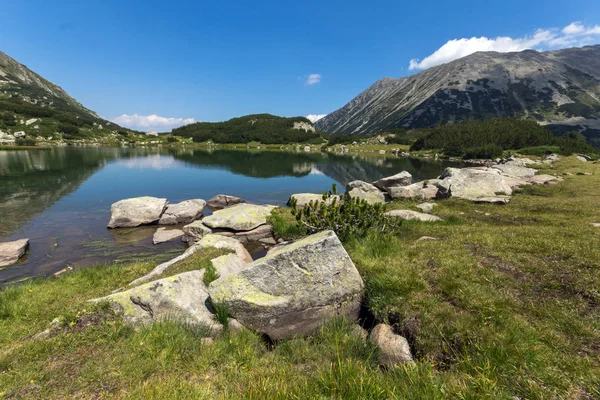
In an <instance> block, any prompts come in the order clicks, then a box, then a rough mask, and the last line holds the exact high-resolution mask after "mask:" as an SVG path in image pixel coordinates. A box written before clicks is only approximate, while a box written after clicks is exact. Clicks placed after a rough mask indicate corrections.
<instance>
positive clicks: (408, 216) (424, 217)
mask: <svg viewBox="0 0 600 400" xmlns="http://www.w3.org/2000/svg"><path fill="white" fill-rule="evenodd" d="M384 215H385V216H386V217H394V218H401V219H404V220H407V221H412V220H416V221H423V222H437V221H443V220H442V219H441V218H440V217H436V216H435V215H431V214H424V213H420V212H417V211H412V210H392V211H388V212H386V213H385V214H384Z"/></svg>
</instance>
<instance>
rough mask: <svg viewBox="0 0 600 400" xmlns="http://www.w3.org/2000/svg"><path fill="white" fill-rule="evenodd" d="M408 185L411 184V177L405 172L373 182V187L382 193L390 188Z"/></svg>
mask: <svg viewBox="0 0 600 400" xmlns="http://www.w3.org/2000/svg"><path fill="white" fill-rule="evenodd" d="M410 184H412V175H411V174H410V173H409V172H407V171H402V172H400V173H399V174H396V175H392V176H388V177H386V178H381V179H379V180H378V181H375V182H373V185H374V186H375V187H377V188H378V189H380V190H383V191H387V190H388V188H390V187H392V186H408V185H410Z"/></svg>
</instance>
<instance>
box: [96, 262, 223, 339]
mask: <svg viewBox="0 0 600 400" xmlns="http://www.w3.org/2000/svg"><path fill="white" fill-rule="evenodd" d="M203 276H204V270H200V271H190V272H184V273H182V274H179V275H174V276H170V277H168V278H164V279H159V280H157V281H154V282H150V283H146V284H144V285H142V286H138V287H135V288H133V289H129V290H126V291H124V292H119V293H115V294H111V295H110V296H106V297H102V298H99V299H94V300H92V301H93V302H108V303H109V304H110V305H111V306H112V307H113V309H114V310H115V311H116V312H117V313H118V314H121V315H123V320H124V321H125V322H126V323H129V324H132V325H145V324H149V323H152V322H154V321H161V320H172V319H175V320H178V321H182V322H184V323H187V324H190V325H195V326H204V327H206V329H207V334H210V335H215V334H217V333H219V332H220V331H221V330H222V329H223V326H222V325H221V324H219V323H218V322H216V321H215V319H214V316H213V313H212V312H211V311H210V310H209V309H208V308H207V306H206V305H207V304H209V302H208V301H207V300H208V292H207V290H206V287H205V286H204V283H203V282H202V278H203Z"/></svg>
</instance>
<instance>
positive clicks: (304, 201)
mask: <svg viewBox="0 0 600 400" xmlns="http://www.w3.org/2000/svg"><path fill="white" fill-rule="evenodd" d="M334 198H335V199H336V201H337V202H339V201H340V199H341V197H340V196H337V195H336V196H331V197H330V198H328V199H327V200H323V195H322V194H317V193H296V194H293V195H291V196H290V199H289V200H288V202H287V204H288V206H289V205H290V203H291V200H292V199H295V200H296V207H297V208H298V209H299V210H301V209H303V208H304V207H306V206H307V205H308V203H310V202H311V201H314V202H317V203H325V204H331V202H332V201H333V199H334Z"/></svg>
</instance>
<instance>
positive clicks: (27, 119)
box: [0, 52, 120, 138]
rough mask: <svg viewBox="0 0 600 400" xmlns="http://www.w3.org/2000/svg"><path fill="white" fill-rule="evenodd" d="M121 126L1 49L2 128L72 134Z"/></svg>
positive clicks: (31, 133) (35, 133)
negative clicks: (87, 106) (104, 117)
mask: <svg viewBox="0 0 600 400" xmlns="http://www.w3.org/2000/svg"><path fill="white" fill-rule="evenodd" d="M118 128H120V127H119V126H118V125H116V124H114V123H112V122H109V121H106V120H104V119H102V118H100V117H99V116H98V115H97V114H96V113H94V112H93V111H91V110H89V109H87V108H85V107H84V106H83V105H81V104H80V103H79V102H77V100H75V99H73V98H72V97H71V96H69V94H68V93H67V92H65V91H64V90H63V89H62V88H61V87H59V86H57V85H55V84H54V83H52V82H50V81H48V80H46V79H44V78H43V77H41V76H40V75H38V74H36V73H35V72H33V71H31V70H30V69H29V68H27V67H26V66H25V65H23V64H20V63H19V62H18V61H16V60H14V59H13V58H11V57H9V56H8V55H6V54H4V53H2V52H0V132H4V133H8V134H14V133H17V132H23V133H25V134H26V135H27V136H42V137H46V136H53V135H56V133H57V132H64V133H66V134H67V136H69V137H72V138H77V137H87V136H94V135H96V134H99V135H100V134H105V133H108V132H112V131H114V130H115V129H118Z"/></svg>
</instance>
